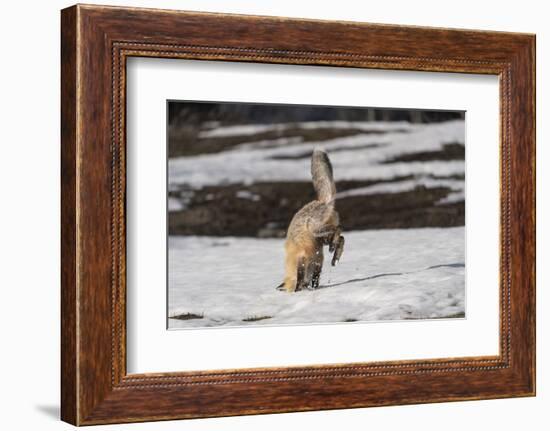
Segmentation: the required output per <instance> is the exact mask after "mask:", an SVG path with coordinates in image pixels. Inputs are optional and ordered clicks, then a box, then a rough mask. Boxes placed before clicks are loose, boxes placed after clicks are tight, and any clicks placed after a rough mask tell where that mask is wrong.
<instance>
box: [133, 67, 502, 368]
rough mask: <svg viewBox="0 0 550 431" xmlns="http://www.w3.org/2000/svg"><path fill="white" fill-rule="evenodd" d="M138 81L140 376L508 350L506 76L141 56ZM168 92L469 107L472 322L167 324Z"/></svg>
mask: <svg viewBox="0 0 550 431" xmlns="http://www.w3.org/2000/svg"><path fill="white" fill-rule="evenodd" d="M203 82H205V83H208V85H200V83H203ZM127 83H128V99H127V103H128V111H127V112H128V118H127V124H128V145H127V147H128V151H127V153H128V157H127V161H128V178H129V181H128V198H127V208H128V219H127V229H128V239H127V246H128V262H127V270H128V280H127V286H128V293H127V298H128V372H129V373H143V372H162V371H187V370H203V369H221V368H247V367H267V366H285V365H306V364H331V363H332V364H335V363H345V362H348V363H349V362H363V361H364V362H367V361H383V360H405V359H427V358H442V357H460V356H491V355H497V354H498V332H499V331H498V323H499V317H498V304H499V295H498V285H499V275H498V263H499V251H498V250H499V248H498V240H499V226H498V222H497V220H498V217H499V200H498V192H499V182H498V180H499V142H498V137H499V133H500V130H499V117H498V114H499V104H498V94H499V93H498V91H499V85H498V78H497V77H496V76H489V75H466V74H456V73H426V72H406V71H380V70H361V69H343V68H334V67H332V68H331V67H315V68H312V67H308V66H301V67H298V66H287V65H273V64H271V65H270V64H263V65H254V64H239V63H230V64H228V63H227V62H225V63H223V62H204V61H202V62H201V61H188V60H174V59H151V58H140V59H131V60H130V61H129V63H128V77H127ZM266 83H268V85H266ZM320 88H322V89H323V91H319V89H320ZM167 99H178V100H182V99H191V100H219V101H248V102H279V103H281V102H282V103H304V104H314V105H319V104H327V105H333V106H365V105H367V106H378V107H400V108H423V109H429V108H432V109H434V108H437V109H449V110H462V111H466V112H467V114H466V133H465V135H466V196H467V199H466V298H467V304H466V319H447V320H427V321H401V322H397V321H393V322H379V323H372V322H370V323H369V322H367V323H354V324H351V325H350V324H347V325H335V324H333V325H300V326H296V325H292V326H276V327H269V328H266V327H256V328H217V329H215V330H213V329H203V330H197V329H195V330H187V331H177V330H174V331H167V330H166V308H165V304H166V296H165V293H166V291H163V290H162V288H163V286H164V280H166V279H167V278H166V212H165V211H166V207H165V199H166V147H165V145H163V144H164V143H165V142H166V111H165V110H166V100H167ZM155 143H156V144H157V145H155ZM159 143H161V144H160V145H158V144H159ZM144 172H146V173H147V175H144V174H143V173H144ZM152 226H155V227H156V228H152ZM159 280H161V281H162V282H161V283H159ZM304 340H307V348H304V347H303V346H304ZM357 340H368V343H361V342H360V343H358V342H357ZM436 340H437V341H436ZM183 358H185V360H183Z"/></svg>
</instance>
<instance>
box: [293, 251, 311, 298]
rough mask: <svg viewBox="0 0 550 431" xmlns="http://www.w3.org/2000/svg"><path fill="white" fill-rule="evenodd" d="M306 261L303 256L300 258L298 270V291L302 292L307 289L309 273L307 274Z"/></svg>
mask: <svg viewBox="0 0 550 431" xmlns="http://www.w3.org/2000/svg"><path fill="white" fill-rule="evenodd" d="M306 269H307V268H306V259H305V258H304V257H303V256H302V257H299V258H298V265H297V269H296V289H295V290H302V289H304V288H307V285H308V283H307V273H306Z"/></svg>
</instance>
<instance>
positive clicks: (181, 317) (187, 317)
mask: <svg viewBox="0 0 550 431" xmlns="http://www.w3.org/2000/svg"><path fill="white" fill-rule="evenodd" d="M170 319H177V320H194V319H204V316H203V315H202V314H194V313H184V314H179V315H177V316H170Z"/></svg>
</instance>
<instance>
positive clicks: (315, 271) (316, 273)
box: [310, 246, 323, 289]
mask: <svg viewBox="0 0 550 431" xmlns="http://www.w3.org/2000/svg"><path fill="white" fill-rule="evenodd" d="M322 270H323V248H322V246H321V247H319V249H318V250H317V251H316V253H315V256H314V258H313V259H312V261H311V263H310V274H311V288H312V289H317V288H318V287H319V282H320V280H321V271H322Z"/></svg>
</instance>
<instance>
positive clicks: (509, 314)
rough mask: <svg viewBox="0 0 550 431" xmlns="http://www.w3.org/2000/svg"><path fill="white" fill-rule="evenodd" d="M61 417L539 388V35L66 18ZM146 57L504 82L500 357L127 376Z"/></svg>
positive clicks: (345, 404) (146, 415)
mask: <svg viewBox="0 0 550 431" xmlns="http://www.w3.org/2000/svg"><path fill="white" fill-rule="evenodd" d="M61 17H62V20H61V24H62V25H61V50H62V56H61V58H62V63H61V72H62V75H61V82H62V93H61V108H62V112H61V121H62V134H61V139H62V148H61V161H62V164H61V169H62V175H61V176H62V180H61V189H62V203H61V205H62V216H61V226H62V247H61V253H62V286H61V288H62V289H61V291H62V295H61V305H62V325H61V339H62V345H61V353H62V355H61V358H62V361H61V367H62V368H61V376H62V378H61V388H62V390H61V417H62V419H63V420H64V421H67V422H69V423H72V424H75V425H91V424H104V423H115V422H137V421H151V420H165V419H179V418H197V417H213V416H230V415H242V414H259V413H274V412H290V411H308V410H321V409H340V408H352V407H368V406H383V405H394V404H413V403H431V402H442V401H457V400H475V399H489V398H503V397H519V396H533V395H534V394H535V36H534V35H529V34H513V33H500V32H488V31H469V30H449V29H439V28H423V27H404V26H393V25H377V24H363V23H353V22H330V21H314V20H298V19H286V18H276V17H255V16H240V15H219V14H212V13H196V12H178V11H167V10H152V9H151V10H148V9H133V8H119V7H103V6H83V5H77V6H73V7H70V8H68V9H64V10H63V11H62V14H61ZM131 56H143V57H163V58H183V59H197V60H205V61H208V60H222V61H240V62H258V63H284V64H300V65H331V66H341V67H353V68H374V69H392V70H414V71H441V72H460V73H476V74H492V75H498V76H499V78H500V107H501V110H500V120H501V123H500V139H501V142H500V150H501V196H500V209H501V218H500V247H501V248H500V256H501V259H500V311H499V312H500V354H499V355H498V356H490V357H460V358H442V359H433V360H412V361H398V362H395V361H394V362H380V363H353V364H338V365H327V366H303V367H282V368H265V369H237V370H225V371H209V370H205V371H203V372H179V373H158V374H129V375H128V374H127V372H126V350H125V341H126V321H125V307H126V302H125V300H126V284H125V283H126V279H125V274H126V273H125V270H126V266H125V265H126V261H125V190H126V176H125V151H126V149H125V142H126V140H125V139H126V138H125V97H126V94H125V91H126V87H125V84H126V79H125V76H126V75H125V65H126V59H127V58H129V57H131Z"/></svg>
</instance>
